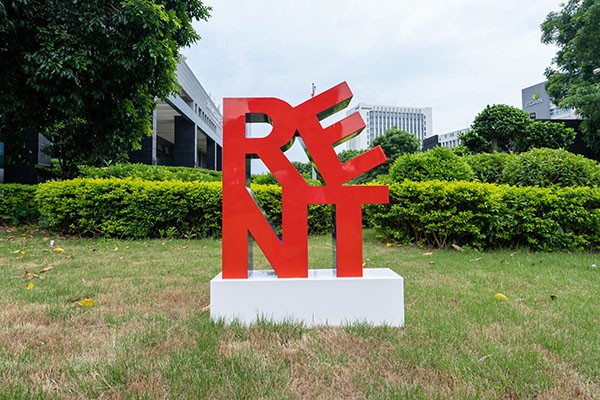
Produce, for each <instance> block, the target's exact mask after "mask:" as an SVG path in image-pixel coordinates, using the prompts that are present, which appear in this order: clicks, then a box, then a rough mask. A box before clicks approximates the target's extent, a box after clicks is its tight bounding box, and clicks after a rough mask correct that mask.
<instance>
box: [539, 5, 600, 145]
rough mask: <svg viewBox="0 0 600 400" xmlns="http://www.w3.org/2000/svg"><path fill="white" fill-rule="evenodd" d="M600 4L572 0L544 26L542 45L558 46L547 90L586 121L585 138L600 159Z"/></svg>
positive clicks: (547, 74)
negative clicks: (595, 71)
mask: <svg viewBox="0 0 600 400" xmlns="http://www.w3.org/2000/svg"><path fill="white" fill-rule="evenodd" d="M599 26H600V2H598V1H597V0H569V1H568V2H567V3H566V4H564V6H563V8H562V10H560V11H558V12H551V13H550V14H548V15H547V16H546V20H545V21H544V22H543V23H542V25H541V28H542V42H543V43H546V44H554V45H556V46H557V47H558V51H557V53H556V56H555V57H554V59H553V66H551V67H549V68H548V69H547V70H546V77H547V78H548V83H547V85H546V89H547V91H548V93H549V94H550V97H552V99H553V101H554V102H555V103H556V104H558V105H559V106H560V107H562V108H574V109H576V110H577V113H578V114H580V115H581V116H583V117H584V118H585V120H584V122H583V123H582V131H583V139H584V140H585V141H586V143H587V144H588V145H589V146H590V148H591V149H592V151H593V152H594V153H595V155H596V156H597V157H600V74H599V75H594V70H595V69H596V68H600V30H599V29H598V27H599Z"/></svg>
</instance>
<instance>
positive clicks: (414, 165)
mask: <svg viewBox="0 0 600 400" xmlns="http://www.w3.org/2000/svg"><path fill="white" fill-rule="evenodd" d="M389 175H390V177H391V179H392V181H394V182H402V181H403V180H405V179H409V180H411V181H416V182H422V181H431V180H436V179H437V180H444V181H459V180H465V181H469V180H472V179H473V176H474V174H473V170H472V169H471V167H470V166H469V164H467V162H466V161H465V160H464V158H462V157H459V156H457V155H456V154H454V152H453V151H452V150H450V149H448V148H446V147H435V148H433V149H431V150H428V151H426V152H423V153H414V154H404V155H402V156H400V157H398V158H397V159H396V161H395V162H394V163H393V164H392V166H391V167H390V173H389Z"/></svg>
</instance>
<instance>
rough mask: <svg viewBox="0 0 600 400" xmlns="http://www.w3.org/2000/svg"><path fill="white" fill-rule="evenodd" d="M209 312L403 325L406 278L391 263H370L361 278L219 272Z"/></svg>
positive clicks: (330, 273) (329, 273)
mask: <svg viewBox="0 0 600 400" xmlns="http://www.w3.org/2000/svg"><path fill="white" fill-rule="evenodd" d="M210 316H211V318H212V319H213V320H221V319H222V320H224V321H225V323H231V322H233V321H236V320H237V321H239V322H240V323H242V324H244V325H249V324H252V323H254V322H256V321H257V320H259V319H265V320H270V321H273V322H286V321H293V322H302V323H304V325H305V326H309V327H310V326H316V325H329V326H341V325H349V324H353V323H367V324H370V325H374V326H378V325H388V326H403V325H404V280H403V279H402V277H401V276H400V275H398V274H396V273H395V272H394V271H392V270H391V269H389V268H366V269H364V270H363V277H362V278H337V277H336V276H335V270H333V269H314V270H309V271H308V278H285V279H279V278H278V277H277V275H276V274H275V272H273V271H250V276H249V278H248V279H223V278H222V277H221V274H220V273H219V275H217V276H215V277H214V278H213V279H212V280H211V281H210Z"/></svg>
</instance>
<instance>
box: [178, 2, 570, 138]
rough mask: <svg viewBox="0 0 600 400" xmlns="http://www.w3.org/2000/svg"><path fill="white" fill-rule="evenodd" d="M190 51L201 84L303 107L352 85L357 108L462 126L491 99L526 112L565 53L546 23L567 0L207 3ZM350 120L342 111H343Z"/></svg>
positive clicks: (215, 92) (446, 127)
mask: <svg viewBox="0 0 600 400" xmlns="http://www.w3.org/2000/svg"><path fill="white" fill-rule="evenodd" d="M205 3H206V4H208V5H210V6H212V8H213V11H212V17H211V18H210V19H209V20H208V22H204V21H202V22H199V23H196V24H195V27H196V30H197V31H198V33H199V34H200V35H201V36H202V40H200V41H199V42H197V43H196V44H195V45H194V46H193V47H191V48H188V49H185V50H184V52H183V53H184V55H185V56H186V58H187V63H188V64H189V66H190V67H191V69H192V70H193V71H194V73H195V74H196V76H197V77H198V79H199V80H200V82H201V83H202V85H203V86H204V88H205V89H206V91H207V92H209V93H210V94H211V95H212V96H213V97H214V99H215V102H216V103H217V104H219V105H220V104H222V99H223V97H246V96H247V97H260V96H272V97H279V98H281V99H283V100H285V101H287V102H289V103H290V104H292V105H296V104H298V103H300V102H302V101H304V100H306V99H308V98H309V97H310V92H311V83H312V82H314V83H315V85H316V86H317V92H320V91H323V90H326V89H327V88H330V87H332V86H334V85H336V84H338V83H340V82H342V81H347V82H348V84H349V85H350V89H351V90H352V92H353V93H354V98H353V100H352V105H354V104H358V103H359V102H361V103H370V104H378V105H396V106H414V107H432V108H433V132H434V133H436V134H438V133H446V132H449V131H453V130H457V129H461V128H465V127H467V126H468V125H470V123H471V122H472V120H473V118H474V117H475V115H477V113H479V112H480V111H481V110H482V109H483V108H484V107H485V106H486V105H487V104H498V103H504V104H510V105H514V106H517V107H519V108H521V89H523V88H525V87H528V86H531V85H534V84H536V83H539V82H542V81H544V80H545V77H544V70H545V68H546V67H548V66H549V65H550V63H551V59H552V57H553V56H554V53H555V51H556V49H555V48H554V47H552V46H547V45H543V44H542V43H541V42H540V36H541V33H540V28H539V26H540V24H541V23H542V22H543V21H544V19H545V17H546V15H547V14H548V13H549V12H551V11H558V10H559V9H560V5H559V4H560V1H559V0H526V1H523V0H501V1H500V0H495V1H491V0H420V1H415V0H411V1H408V0H370V1H364V0H360V1H359V0H343V1H342V0H301V1H300V0H291V1H275V0H271V1H269V0H252V1H247V2H246V1H240V0H207V1H206V2H205ZM343 114H344V115H345V112H343Z"/></svg>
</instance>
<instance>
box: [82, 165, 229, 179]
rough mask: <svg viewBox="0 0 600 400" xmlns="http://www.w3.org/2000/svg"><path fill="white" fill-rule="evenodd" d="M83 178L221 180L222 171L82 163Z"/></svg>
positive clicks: (162, 166)
mask: <svg viewBox="0 0 600 400" xmlns="http://www.w3.org/2000/svg"><path fill="white" fill-rule="evenodd" d="M79 172H80V174H81V177H82V178H139V179H143V180H146V181H170V180H178V181H183V182H193V181H201V182H220V181H221V175H222V174H221V172H220V171H213V170H210V169H200V168H189V167H170V166H164V165H146V164H114V165H111V166H108V167H103V168H98V167H90V166H87V165H82V166H80V167H79Z"/></svg>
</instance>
